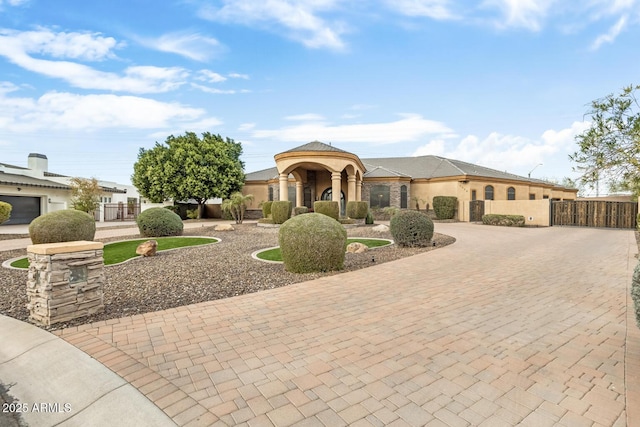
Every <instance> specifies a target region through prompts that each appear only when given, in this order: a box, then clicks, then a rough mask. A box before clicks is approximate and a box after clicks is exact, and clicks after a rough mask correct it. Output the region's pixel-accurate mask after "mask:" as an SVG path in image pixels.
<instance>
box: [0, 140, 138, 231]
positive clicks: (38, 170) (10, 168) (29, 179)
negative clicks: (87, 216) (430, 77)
mask: <svg viewBox="0 0 640 427" xmlns="http://www.w3.org/2000/svg"><path fill="white" fill-rule="evenodd" d="M48 166H49V165H48V159H47V156H45V155H43V154H38V153H31V154H29V157H28V159H27V167H21V166H15V165H9V164H6V163H0V201H2V202H7V203H9V204H11V206H12V210H11V218H10V219H9V221H7V222H5V223H4V224H2V225H12V224H29V223H30V222H31V221H32V220H33V219H35V218H36V217H38V216H40V215H44V214H45V213H48V212H53V211H57V210H62V209H68V208H70V207H71V187H70V186H69V181H70V180H71V177H69V176H66V175H61V174H57V173H53V172H49V170H48V169H49V167H48ZM98 183H99V185H100V187H101V188H102V194H101V195H100V201H101V202H102V203H103V204H105V203H114V204H117V203H122V204H127V205H131V204H132V203H135V204H138V201H139V196H138V193H137V190H136V189H135V187H133V186H130V185H121V184H116V183H114V182H107V181H98ZM101 212H102V210H101Z"/></svg>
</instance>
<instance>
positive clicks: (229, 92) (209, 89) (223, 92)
mask: <svg viewBox="0 0 640 427" xmlns="http://www.w3.org/2000/svg"><path fill="white" fill-rule="evenodd" d="M191 87H192V88H194V89H198V90H201V91H203V92H205V93H213V94H215V95H232V94H234V93H237V91H235V90H233V89H227V90H223V89H217V88H215V87H209V86H203V85H199V84H197V83H191Z"/></svg>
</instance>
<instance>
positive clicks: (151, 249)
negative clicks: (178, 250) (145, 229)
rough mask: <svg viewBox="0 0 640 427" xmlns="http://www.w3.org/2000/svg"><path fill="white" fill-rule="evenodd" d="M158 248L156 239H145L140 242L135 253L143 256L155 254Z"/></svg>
mask: <svg viewBox="0 0 640 427" xmlns="http://www.w3.org/2000/svg"><path fill="white" fill-rule="evenodd" d="M157 250H158V241H157V240H147V241H146V242H144V243H140V244H139V245H138V247H137V248H136V253H137V254H138V255H142V256H144V257H147V256H155V255H156V252H157Z"/></svg>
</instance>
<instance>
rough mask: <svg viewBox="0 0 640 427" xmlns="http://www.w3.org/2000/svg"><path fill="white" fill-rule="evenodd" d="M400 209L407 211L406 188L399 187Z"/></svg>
mask: <svg viewBox="0 0 640 427" xmlns="http://www.w3.org/2000/svg"><path fill="white" fill-rule="evenodd" d="M400 209H407V186H406V185H402V186H400Z"/></svg>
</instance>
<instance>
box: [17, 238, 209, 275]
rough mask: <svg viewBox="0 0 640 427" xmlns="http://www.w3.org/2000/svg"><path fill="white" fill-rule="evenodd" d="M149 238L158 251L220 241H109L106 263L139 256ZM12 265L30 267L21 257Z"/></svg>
mask: <svg viewBox="0 0 640 427" xmlns="http://www.w3.org/2000/svg"><path fill="white" fill-rule="evenodd" d="M147 240H156V241H157V242H158V249H157V250H158V252H160V251H166V250H168V249H176V248H184V247H188V246H199V245H208V244H211V243H218V239H214V238H211V237H158V238H155V239H137V240H126V241H124V242H114V243H107V244H105V245H104V265H113V264H118V263H121V262H124V261H126V260H128V259H131V258H135V257H139V256H140V255H138V254H136V248H137V247H138V245H140V243H143V242H146V241H147ZM11 266H12V267H16V268H29V260H28V259H27V258H20V259H19V260H16V261H14V262H12V263H11Z"/></svg>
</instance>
